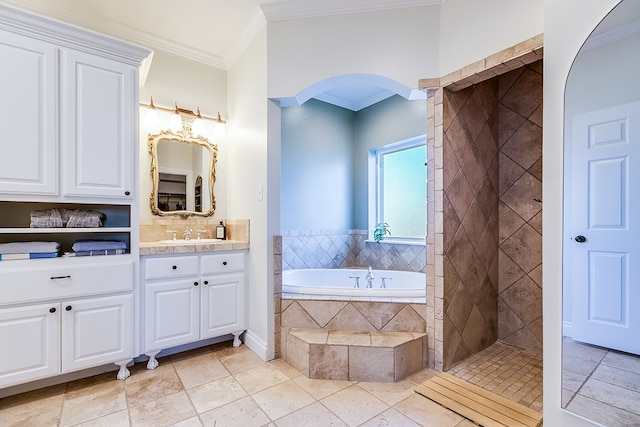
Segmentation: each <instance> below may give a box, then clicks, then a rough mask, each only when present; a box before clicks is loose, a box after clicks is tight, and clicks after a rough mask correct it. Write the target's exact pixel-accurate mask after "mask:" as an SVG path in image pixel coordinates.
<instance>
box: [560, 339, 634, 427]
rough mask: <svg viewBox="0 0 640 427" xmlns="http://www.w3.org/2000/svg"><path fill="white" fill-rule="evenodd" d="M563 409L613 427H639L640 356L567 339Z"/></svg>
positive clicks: (564, 353)
mask: <svg viewBox="0 0 640 427" xmlns="http://www.w3.org/2000/svg"><path fill="white" fill-rule="evenodd" d="M562 348H563V354H562V367H563V377H562V406H563V407H566V408H567V409H568V410H569V411H572V412H575V413H578V414H581V415H584V416H586V417H587V418H590V419H593V420H595V421H598V422H600V423H602V424H605V425H607V426H610V427H627V426H640V406H639V405H638V402H640V357H638V356H634V355H631V354H627V353H622V352H619V351H615V350H609V349H606V348H602V347H596V346H592V345H588V344H582V343H579V342H576V341H573V340H572V339H571V338H565V339H564V340H563V342H562Z"/></svg>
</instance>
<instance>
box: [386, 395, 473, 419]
mask: <svg viewBox="0 0 640 427" xmlns="http://www.w3.org/2000/svg"><path fill="white" fill-rule="evenodd" d="M395 409H396V410H398V411H399V412H400V413H401V414H403V415H404V416H406V417H409V418H410V419H412V420H413V421H414V422H416V423H418V424H419V425H421V426H423V427H453V426H456V425H458V424H459V423H460V422H461V421H462V420H463V419H464V418H463V417H461V416H460V415H458V414H456V413H455V412H453V411H450V410H448V409H445V408H443V407H442V406H440V405H438V404H437V403H435V402H433V401H431V400H429V399H427V398H426V397H423V396H420V395H418V394H417V393H414V395H413V396H410V397H408V398H406V399H405V400H403V401H402V402H400V403H398V404H397V405H395Z"/></svg>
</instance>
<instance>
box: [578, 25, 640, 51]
mask: <svg viewBox="0 0 640 427" xmlns="http://www.w3.org/2000/svg"><path fill="white" fill-rule="evenodd" d="M638 32H640V21H636V22H632V23H630V24H627V25H623V26H621V27H618V28H614V29H612V30H609V31H605V32H603V33H600V34H594V35H592V36H590V37H589V38H588V39H587V41H586V42H584V45H583V46H582V49H581V51H582V52H587V51H590V50H593V49H597V48H599V47H602V46H606V45H608V44H611V43H614V42H617V41H619V40H622V39H626V38H627V37H631V36H632V35H634V34H636V33H638Z"/></svg>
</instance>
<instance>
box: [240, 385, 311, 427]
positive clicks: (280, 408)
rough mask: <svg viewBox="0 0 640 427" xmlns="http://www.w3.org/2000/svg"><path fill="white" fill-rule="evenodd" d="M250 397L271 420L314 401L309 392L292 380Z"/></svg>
mask: <svg viewBox="0 0 640 427" xmlns="http://www.w3.org/2000/svg"><path fill="white" fill-rule="evenodd" d="M252 397H253V399H254V400H255V401H256V403H258V405H260V408H261V409H262V410H263V411H264V412H265V413H266V414H267V415H268V416H269V418H271V419H272V420H277V419H278V418H281V417H284V416H285V415H289V414H290V413H292V412H295V411H297V410H298V409H300V408H303V407H305V406H307V405H310V404H312V403H313V402H315V399H314V398H313V397H312V396H311V395H310V394H309V393H307V392H306V391H304V389H303V388H302V387H300V386H299V385H297V384H296V383H294V382H293V381H292V380H289V381H287V382H284V383H282V384H278V385H276V386H274V387H271V388H268V389H266V390H262V391H260V392H258V393H256V394H254V395H253V396H252Z"/></svg>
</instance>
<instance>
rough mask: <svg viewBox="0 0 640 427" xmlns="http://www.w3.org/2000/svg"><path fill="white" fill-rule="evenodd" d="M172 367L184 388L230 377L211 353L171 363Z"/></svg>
mask: <svg viewBox="0 0 640 427" xmlns="http://www.w3.org/2000/svg"><path fill="white" fill-rule="evenodd" d="M173 367H174V368H175V370H176V372H177V373H178V376H179V377H180V380H181V381H182V384H184V388H191V387H195V386H197V385H200V384H204V383H208V382H211V381H215V380H219V379H220V378H224V377H227V376H229V375H230V373H229V371H227V368H225V367H224V365H223V364H222V362H220V361H219V360H218V359H216V358H215V356H214V355H213V353H211V352H209V353H205V354H200V355H198V356H195V357H193V358H190V359H182V360H178V361H176V362H173Z"/></svg>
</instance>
